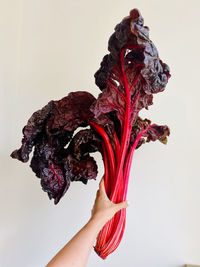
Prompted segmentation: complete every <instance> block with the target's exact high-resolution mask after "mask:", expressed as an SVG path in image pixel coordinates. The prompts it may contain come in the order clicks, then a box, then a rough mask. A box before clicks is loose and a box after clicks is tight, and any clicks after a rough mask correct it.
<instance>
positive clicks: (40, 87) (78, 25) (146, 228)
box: [0, 0, 200, 267]
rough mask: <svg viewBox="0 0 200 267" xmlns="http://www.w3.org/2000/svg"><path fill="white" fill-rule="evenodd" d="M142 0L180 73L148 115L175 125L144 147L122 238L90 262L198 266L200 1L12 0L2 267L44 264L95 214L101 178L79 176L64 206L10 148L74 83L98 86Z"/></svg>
mask: <svg viewBox="0 0 200 267" xmlns="http://www.w3.org/2000/svg"><path fill="white" fill-rule="evenodd" d="M135 7H136V8H139V9H140V11H141V13H142V15H143V17H144V19H145V25H148V26H149V27H150V37H151V39H152V40H153V42H154V43H155V45H156V46H157V48H158V50H159V54H160V57H161V58H162V60H163V61H164V62H166V63H167V64H169V66H170V68H171V74H172V77H171V79H170V80H169V84H168V85H167V88H166V90H165V91H164V92H163V93H160V94H158V95H155V97H154V105H153V106H151V107H150V110H149V111H145V112H143V114H142V115H143V118H145V117H147V118H149V119H151V120H152V121H153V122H155V123H158V124H167V125H169V126H170V129H171V136H170V138H169V141H168V144H167V145H166V146H165V145H163V144H161V143H160V142H155V143H150V144H146V145H144V146H143V147H141V148H140V149H139V150H138V151H136V153H135V155H134V159H133V165H132V169H131V176H130V183H129V190H128V197H127V199H128V200H129V201H130V202H131V206H130V207H129V208H128V210H127V224H126V229H125V234H124V237H123V240H122V242H121V244H120V247H119V248H118V249H117V250H116V251H115V252H114V253H113V254H112V255H110V256H109V257H108V259H107V260H106V261H103V260H101V259H100V258H99V257H98V256H97V255H96V254H95V253H94V252H92V254H91V256H90V259H89V263H88V266H89V267H93V266H95V267H96V266H97V267H98V266H113V267H121V266H127V267H132V266H135V267H147V266H148V267H181V266H183V265H184V264H185V263H190V264H199V265H200V194H199V192H200V166H199V165H200V164H199V163H200V162H199V151H200V145H199V143H200V141H199V140H200V139H199V130H200V126H199V125H200V120H199V101H200V100H199V98H200V93H199V90H200V87H199V78H200V67H199V62H200V57H199V53H200V49H199V47H200V30H199V28H200V15H199V11H200V1H198V0H196V1H195V0H190V1H185V0H182V1H181V0H180V1H179V0H166V1H159V0H135V1H133V0H131V1H129V0H123V1H121V0H112V1H110V0H101V1H97V0H84V1H83V0H82V1H76V0H73V1H72V0H71V1H69V0H57V1H56V0H24V1H23V0H16V1H14V0H13V1H12V0H5V1H2V0H1V2H0V10H1V11H0V12H1V15H0V38H1V40H0V88H1V91H0V99H1V105H0V108H1V111H0V119H1V123H0V127H1V129H0V151H1V152H0V164H1V183H0V185H1V186H0V190H1V192H0V203H1V204H0V205H1V206H0V209H1V210H0V253H1V254H0V266H1V267H13V266H17V267H18V266H20V267H40V266H45V264H46V263H47V262H48V261H49V260H50V259H51V258H52V257H53V256H54V254H55V253H56V252H57V251H58V250H59V249H60V248H61V247H62V246H63V245H64V244H65V243H66V242H67V241H68V240H69V239H70V238H71V237H72V236H73V235H74V234H75V233H76V232H77V231H78V230H79V229H80V228H81V227H82V226H83V225H84V223H86V222H87V220H88V219H89V216H90V210H91V208H92V205H93V201H94V197H95V194H96V190H97V186H98V181H99V179H100V178H101V176H102V174H103V163H102V161H101V158H100V154H97V155H96V159H97V161H98V164H99V175H98V180H97V181H90V182H89V184H88V185H87V186H85V185H83V184H82V183H78V182H77V183H72V184H71V187H70V189H69V191H68V192H67V194H66V195H65V196H64V198H63V199H62V200H61V201H60V203H59V204H58V205H57V206H55V205H54V204H53V202H52V201H50V200H49V199H48V197H47V195H46V193H44V192H43V191H42V190H41V187H40V182H39V179H37V178H36V177H35V175H34V173H33V172H32V171H31V169H30V168H29V163H27V164H22V163H21V162H18V161H17V160H13V159H11V158H10V157H9V155H10V153H11V152H12V151H13V150H14V149H16V148H19V147H20V144H21V143H20V142H21V138H22V133H21V130H22V127H23V126H24V125H25V124H26V122H27V120H28V118H29V117H30V116H31V114H32V113H33V112H34V111H36V110H38V109H40V108H41V107H43V106H44V105H45V104H46V103H47V102H48V101H49V100H51V99H54V100H57V99H60V98H62V97H64V96H65V95H67V94H68V93H69V92H70V91H76V90H86V91H89V92H91V93H93V94H94V95H95V96H97V95H98V93H99V90H98V88H97V87H96V86H95V83H94V78H93V75H94V73H95V72H96V70H97V69H98V68H99V64H100V62H101V60H102V57H103V56H104V55H105V54H106V53H107V42H108V38H109V36H110V35H111V34H112V32H113V29H114V26H115V25H116V24H117V23H118V22H120V21H121V19H122V18H123V17H125V16H127V15H128V14H129V11H130V10H131V9H132V8H135Z"/></svg>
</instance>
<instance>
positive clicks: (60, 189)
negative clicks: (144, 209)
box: [11, 9, 170, 259]
mask: <svg viewBox="0 0 200 267" xmlns="http://www.w3.org/2000/svg"><path fill="white" fill-rule="evenodd" d="M108 50H109V54H107V55H105V56H104V58H103V60H102V62H101V66H100V68H99V70H98V71H97V72H96V73H95V81H96V85H97V86H98V87H99V88H100V90H101V91H102V92H101V93H100V94H99V96H98V98H97V99H96V98H95V97H94V96H93V95H91V94H90V93H88V92H85V91H78V92H72V93H70V94H69V95H68V96H66V97H64V98H62V99H61V100H58V101H53V100H52V101H50V102H49V103H48V104H47V105H46V106H45V107H43V108H42V109H40V110H38V111H36V112H34V113H33V115H32V116H31V118H30V119H29V120H28V122H27V125H26V126H24V128H23V130H22V132H23V139H22V145H21V147H20V149H18V150H15V151H13V152H12V154H11V157H13V158H16V159H18V160H20V161H22V162H27V161H28V160H29V154H30V152H31V151H32V148H33V147H34V153H33V157H32V159H31V163H30V167H31V168H32V170H33V171H34V172H35V174H36V176H37V177H38V178H40V179H41V180H40V181H41V186H42V189H43V190H44V191H45V192H47V194H48V196H49V198H50V199H52V198H53V199H54V203H55V204H57V203H58V202H59V200H60V198H61V197H62V196H63V195H64V194H65V193H66V191H67V189H68V188H69V186H70V183H71V182H72V181H81V182H83V183H84V184H87V182H88V180H89V179H95V178H96V176H97V164H96V162H95V160H94V158H93V157H92V156H91V155H90V153H93V152H95V151H100V153H101V154H102V158H103V161H104V166H105V189H106V192H107V195H108V197H109V198H110V200H111V201H112V202H114V203H119V202H121V201H125V200H126V194H127V188H128V181H129V174H130V168H131V162H132V157H133V153H134V151H135V149H138V148H139V147H140V146H141V145H142V144H144V143H145V142H150V141H156V140H159V141H161V142H162V143H164V144H166V142H167V136H169V133H170V131H169V128H168V127H167V126H166V125H161V126H159V125H157V124H154V123H153V124H152V123H151V121H150V120H148V119H142V118H141V117H140V116H139V112H140V110H141V109H143V108H145V109H148V106H150V105H152V104H153V94H155V93H158V92H162V91H163V90H164V89H165V86H166V84H167V82H168V79H169V77H170V74H169V67H168V66H167V65H166V64H165V63H163V62H162V61H161V60H160V58H159V55H158V51H157V49H156V47H155V45H154V44H153V43H152V41H151V40H150V39H149V29H148V27H147V26H143V18H142V16H141V14H140V13H139V11H138V10H137V9H133V10H131V12H130V15H129V16H128V17H125V18H124V19H123V20H122V22H121V23H119V24H118V25H117V26H116V27H115V31H114V33H113V34H112V35H111V37H110V39H109V43H108ZM86 126H89V128H87V129H84V130H80V131H79V132H78V133H76V134H74V131H75V130H76V129H77V128H78V127H86ZM125 220H126V210H125V209H123V210H121V211H119V212H118V213H117V214H116V215H115V216H114V217H113V218H112V219H111V220H110V221H109V222H108V223H107V224H106V225H105V226H104V227H103V229H102V230H101V232H100V233H99V235H98V238H97V242H96V246H95V251H96V252H97V254H98V255H99V256H100V257H101V258H103V259H105V258H106V257H107V256H108V255H109V254H110V253H112V252H113V251H114V250H115V249H116V248H117V247H118V245H119V243H120V241H121V239H122V236H123V233H124V228H125Z"/></svg>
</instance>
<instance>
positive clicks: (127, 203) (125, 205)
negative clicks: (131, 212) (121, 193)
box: [115, 201, 130, 211]
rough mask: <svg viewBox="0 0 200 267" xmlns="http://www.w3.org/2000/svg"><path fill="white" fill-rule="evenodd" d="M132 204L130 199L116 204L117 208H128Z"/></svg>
mask: <svg viewBox="0 0 200 267" xmlns="http://www.w3.org/2000/svg"><path fill="white" fill-rule="evenodd" d="M129 205H130V202H129V201H123V202H121V203H118V204H115V207H116V210H117V211H119V210H121V209H126V208H127V207H128V206H129Z"/></svg>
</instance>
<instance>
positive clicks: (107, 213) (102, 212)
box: [91, 177, 129, 224]
mask: <svg viewBox="0 0 200 267" xmlns="http://www.w3.org/2000/svg"><path fill="white" fill-rule="evenodd" d="M128 205H129V202H128V201H124V202H121V203H118V204H114V203H113V202H111V201H110V199H109V198H108V197H107V194H106V191H105V187H104V177H102V179H101V181H100V183H99V190H98V191H97V194H96V199H95V202H94V206H93V209H92V216H91V219H92V218H96V219H99V220H101V221H102V222H103V223H104V224H105V223H106V222H107V221H109V220H110V219H112V217H113V216H114V215H115V213H116V212H118V211H119V210H121V209H123V208H127V207H128Z"/></svg>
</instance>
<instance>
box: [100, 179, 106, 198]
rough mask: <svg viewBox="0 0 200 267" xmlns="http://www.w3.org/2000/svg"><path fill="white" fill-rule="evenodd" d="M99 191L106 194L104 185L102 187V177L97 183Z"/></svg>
mask: <svg viewBox="0 0 200 267" xmlns="http://www.w3.org/2000/svg"><path fill="white" fill-rule="evenodd" d="M99 190H100V191H101V192H103V193H105V194H106V190H105V185H104V176H103V177H102V179H101V181H100V183H99Z"/></svg>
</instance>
